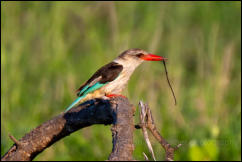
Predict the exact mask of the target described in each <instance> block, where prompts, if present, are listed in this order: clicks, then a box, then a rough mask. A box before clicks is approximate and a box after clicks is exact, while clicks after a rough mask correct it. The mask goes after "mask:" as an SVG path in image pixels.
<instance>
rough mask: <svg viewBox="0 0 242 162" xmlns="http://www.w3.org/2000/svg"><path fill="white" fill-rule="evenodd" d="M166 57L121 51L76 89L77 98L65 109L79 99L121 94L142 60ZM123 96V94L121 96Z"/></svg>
mask: <svg viewBox="0 0 242 162" xmlns="http://www.w3.org/2000/svg"><path fill="white" fill-rule="evenodd" d="M165 59H166V58H164V57H162V56H158V55H154V54H151V53H148V52H146V51H144V50H142V49H137V48H136V49H129V50H126V51H124V52H122V53H121V54H120V55H119V56H118V57H117V58H115V59H114V60H113V61H111V62H110V63H108V64H106V65H104V66H102V67H101V68H100V69H99V70H97V71H96V72H95V73H94V74H93V75H92V76H91V78H90V79H89V80H87V81H86V82H85V83H84V84H83V85H81V87H80V88H79V89H78V90H77V91H76V92H77V96H78V97H77V99H76V100H75V101H74V102H73V103H72V104H71V105H70V106H69V107H68V108H67V109H66V110H65V112H67V111H69V110H70V109H71V108H72V107H73V106H75V105H76V104H77V103H79V102H80V101H85V100H89V99H93V98H100V97H108V98H111V97H114V96H122V95H121V92H122V91H123V89H124V88H125V86H126V85H127V83H128V81H129V79H130V76H131V75H132V73H133V72H134V70H135V69H136V68H137V67H138V66H139V65H140V64H141V63H142V62H144V61H162V60H165ZM123 97H124V96H123Z"/></svg>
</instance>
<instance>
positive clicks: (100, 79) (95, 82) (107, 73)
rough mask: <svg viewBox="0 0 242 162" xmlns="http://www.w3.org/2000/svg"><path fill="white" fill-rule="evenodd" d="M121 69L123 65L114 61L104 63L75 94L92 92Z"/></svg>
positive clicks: (115, 75) (114, 76)
mask: <svg viewBox="0 0 242 162" xmlns="http://www.w3.org/2000/svg"><path fill="white" fill-rule="evenodd" d="M122 70H123V66H122V65H120V64H118V63H116V62H111V63H109V64H107V65H104V66H103V67H101V68H100V69H99V70H98V71H97V72H96V73H94V74H93V76H92V77H91V78H90V79H89V80H88V81H87V82H86V83H85V84H83V85H82V86H81V87H80V88H79V89H78V90H77V96H83V95H85V94H87V93H90V92H93V91H95V90H97V89H99V88H101V87H102V86H104V85H105V84H107V83H109V82H111V81H113V80H115V79H116V78H117V77H118V76H119V74H120V72H121V71H122Z"/></svg>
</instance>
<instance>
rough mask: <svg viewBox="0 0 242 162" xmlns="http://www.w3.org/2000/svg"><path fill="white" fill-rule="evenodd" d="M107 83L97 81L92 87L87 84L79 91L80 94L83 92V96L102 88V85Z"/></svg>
mask: <svg viewBox="0 0 242 162" xmlns="http://www.w3.org/2000/svg"><path fill="white" fill-rule="evenodd" d="M105 84H107V83H105ZM105 84H102V83H99V82H97V83H95V84H94V85H93V86H91V87H89V86H88V85H87V86H85V87H84V88H83V89H82V90H81V91H80V92H79V95H80V94H82V96H83V95H87V94H88V93H90V92H93V91H95V90H97V89H99V88H101V87H102V86H104V85H105Z"/></svg>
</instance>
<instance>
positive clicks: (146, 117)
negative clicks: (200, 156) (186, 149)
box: [136, 101, 181, 161]
mask: <svg viewBox="0 0 242 162" xmlns="http://www.w3.org/2000/svg"><path fill="white" fill-rule="evenodd" d="M139 105H140V124H139V125H138V126H136V128H142V131H143V135H144V138H145V141H146V143H147V145H148V148H149V151H150V152H151V154H152V157H153V159H154V160H155V157H154V153H153V149H152V146H151V144H150V142H149V138H148V134H147V132H146V129H145V128H147V129H149V131H150V132H151V133H152V135H153V136H154V137H155V138H156V139H157V140H158V141H159V143H160V144H161V146H162V147H163V148H164V150H165V152H166V159H165V160H167V161H173V160H174V151H175V150H177V149H178V148H179V147H180V146H181V144H179V145H177V146H176V147H172V146H171V145H170V144H169V143H168V142H167V141H166V140H165V139H164V138H163V137H162V136H161V135H160V133H159V131H158V130H157V128H156V126H155V123H154V119H153V117H152V113H151V110H150V108H149V107H148V105H147V104H143V102H142V101H140V103H139Z"/></svg>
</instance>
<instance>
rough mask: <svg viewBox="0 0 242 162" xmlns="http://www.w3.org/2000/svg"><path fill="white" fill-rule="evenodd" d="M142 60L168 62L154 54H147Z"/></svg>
mask: <svg viewBox="0 0 242 162" xmlns="http://www.w3.org/2000/svg"><path fill="white" fill-rule="evenodd" d="M141 59H143V60H146V61H161V60H166V59H167V58H164V57H162V56H158V55H153V54H147V55H143V56H142V57H141Z"/></svg>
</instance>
